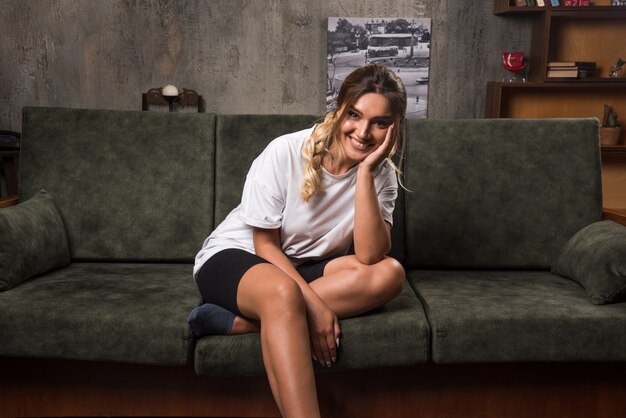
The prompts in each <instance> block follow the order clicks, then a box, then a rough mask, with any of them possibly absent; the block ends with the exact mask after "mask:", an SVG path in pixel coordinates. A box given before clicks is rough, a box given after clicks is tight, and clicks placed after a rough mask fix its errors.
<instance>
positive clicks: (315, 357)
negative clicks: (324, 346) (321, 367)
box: [311, 354, 319, 361]
mask: <svg viewBox="0 0 626 418" xmlns="http://www.w3.org/2000/svg"><path fill="white" fill-rule="evenodd" d="M311 355H312V356H313V360H315V361H319V360H318V359H317V356H316V355H315V354H311Z"/></svg>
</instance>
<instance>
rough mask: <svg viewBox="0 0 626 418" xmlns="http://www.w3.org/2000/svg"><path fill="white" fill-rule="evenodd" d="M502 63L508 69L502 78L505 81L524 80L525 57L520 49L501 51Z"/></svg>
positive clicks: (526, 64)
mask: <svg viewBox="0 0 626 418" xmlns="http://www.w3.org/2000/svg"><path fill="white" fill-rule="evenodd" d="M502 65H503V66H504V68H505V69H506V70H507V71H508V73H507V75H506V76H505V77H504V78H503V79H502V81H503V82H505V83H514V82H522V83H524V82H526V67H527V66H528V63H527V62H526V57H525V56H524V53H523V52H522V51H515V52H503V53H502Z"/></svg>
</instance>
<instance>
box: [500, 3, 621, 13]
mask: <svg viewBox="0 0 626 418" xmlns="http://www.w3.org/2000/svg"><path fill="white" fill-rule="evenodd" d="M561 1H562V2H563V0H561ZM545 3H546V5H545V6H543V7H527V6H521V7H520V6H515V1H514V0H495V2H494V9H493V13H494V14H496V15H516V14H536V13H543V12H546V11H550V12H552V13H557V12H558V13H577V12H611V11H614V10H626V6H611V2H610V0H596V1H594V5H593V6H586V7H565V6H558V7H552V6H551V4H550V0H546V1H545Z"/></svg>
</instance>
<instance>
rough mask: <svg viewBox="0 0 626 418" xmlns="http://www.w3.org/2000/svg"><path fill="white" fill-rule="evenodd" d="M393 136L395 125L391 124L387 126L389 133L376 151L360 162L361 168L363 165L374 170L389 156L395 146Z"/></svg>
mask: <svg viewBox="0 0 626 418" xmlns="http://www.w3.org/2000/svg"><path fill="white" fill-rule="evenodd" d="M393 136H394V125H393V124H391V125H389V127H388V128H387V134H386V135H385V140H384V141H383V143H382V144H380V145H379V146H378V148H376V149H375V150H374V151H372V152H371V154H369V155H368V156H367V157H365V159H364V160H363V161H361V163H360V164H359V168H360V167H363V168H365V169H368V170H370V171H374V169H375V168H376V167H378V165H379V164H380V163H381V162H382V161H383V160H384V159H385V158H387V157H389V153H390V152H391V149H392V148H393Z"/></svg>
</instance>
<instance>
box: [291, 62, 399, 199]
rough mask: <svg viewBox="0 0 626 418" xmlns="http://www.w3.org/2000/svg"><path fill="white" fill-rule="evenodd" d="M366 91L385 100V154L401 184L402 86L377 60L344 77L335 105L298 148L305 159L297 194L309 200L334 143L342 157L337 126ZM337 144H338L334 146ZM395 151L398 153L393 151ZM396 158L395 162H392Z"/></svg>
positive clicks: (396, 77)
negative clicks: (388, 130) (390, 140)
mask: <svg viewBox="0 0 626 418" xmlns="http://www.w3.org/2000/svg"><path fill="white" fill-rule="evenodd" d="M366 93H379V94H382V95H383V96H385V98H386V99H387V101H388V102H389V107H390V108H391V113H392V115H393V123H394V126H395V128H394V135H395V138H394V145H393V148H392V149H391V152H390V153H389V157H388V158H387V160H388V162H389V163H390V164H391V167H393V169H394V170H395V171H396V174H397V176H398V182H399V183H400V185H402V184H403V183H402V170H401V166H402V160H403V156H404V138H405V136H406V135H405V120H404V116H405V114H406V88H405V87H404V83H403V82H402V80H401V79H400V77H398V75H397V74H396V73H394V72H393V71H391V70H390V69H388V68H387V67H385V66H382V65H378V64H370V65H365V66H363V67H360V68H357V69H356V70H354V71H353V72H352V73H350V74H349V75H348V77H346V79H345V80H344V82H343V83H342V84H341V88H340V89H339V95H338V96H337V106H336V108H335V110H333V111H331V112H328V113H327V114H326V116H325V117H324V120H323V121H321V122H320V123H319V124H318V125H317V126H316V127H315V129H314V130H313V133H312V134H311V136H310V137H309V138H308V139H307V141H306V143H305V144H304V148H303V149H302V156H303V158H304V160H305V167H304V173H303V174H304V178H303V180H302V185H301V189H300V197H301V198H302V200H304V201H305V202H309V201H310V200H311V198H312V197H313V195H315V193H316V192H317V191H318V190H319V189H320V188H321V181H320V180H321V168H322V161H323V159H324V157H325V156H326V155H327V154H328V153H329V152H330V150H331V149H332V148H333V147H335V148H336V149H337V150H338V152H339V158H343V157H344V155H343V147H342V146H341V145H340V144H339V127H340V126H341V124H342V122H343V121H344V119H345V118H346V117H347V114H348V112H346V111H345V110H346V109H349V108H350V107H352V105H353V104H354V102H356V101H357V100H358V99H359V97H361V96H363V95H364V94H366ZM336 145H339V146H336ZM396 154H399V155H396ZM394 159H396V160H397V161H398V164H396V163H395V162H394Z"/></svg>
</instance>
